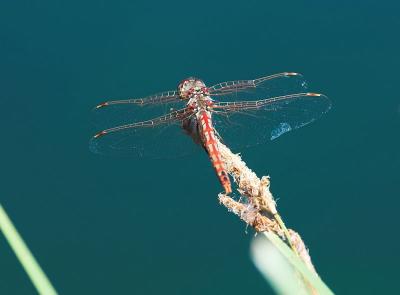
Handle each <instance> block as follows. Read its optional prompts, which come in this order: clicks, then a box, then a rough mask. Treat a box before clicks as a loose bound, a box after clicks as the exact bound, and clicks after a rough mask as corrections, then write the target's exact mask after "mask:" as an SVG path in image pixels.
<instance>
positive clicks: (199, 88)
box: [178, 77, 208, 100]
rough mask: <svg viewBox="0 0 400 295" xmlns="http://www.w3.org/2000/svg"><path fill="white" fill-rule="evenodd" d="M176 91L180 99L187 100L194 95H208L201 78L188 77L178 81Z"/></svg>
mask: <svg viewBox="0 0 400 295" xmlns="http://www.w3.org/2000/svg"><path fill="white" fill-rule="evenodd" d="M178 93H179V96H180V98H181V99H184V100H187V99H190V98H193V97H195V96H204V95H208V89H207V87H206V85H205V84H204V82H203V81H202V80H200V79H198V78H194V77H189V78H187V79H185V80H183V81H182V82H180V83H179V85H178Z"/></svg>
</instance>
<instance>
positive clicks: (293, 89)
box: [208, 72, 307, 101]
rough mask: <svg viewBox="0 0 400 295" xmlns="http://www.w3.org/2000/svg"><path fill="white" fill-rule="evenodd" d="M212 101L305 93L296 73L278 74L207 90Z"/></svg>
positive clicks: (302, 83) (225, 84)
mask: <svg viewBox="0 0 400 295" xmlns="http://www.w3.org/2000/svg"><path fill="white" fill-rule="evenodd" d="M208 89H209V91H210V95H211V97H212V98H213V99H216V100H219V99H221V100H222V99H223V100H224V101H235V100H259V99H265V98H269V97H276V96H283V95H287V94H292V93H302V92H306V91H307V83H306V81H305V80H304V77H303V76H302V75H301V74H298V73H291V72H285V73H279V74H275V75H271V76H266V77H261V78H258V79H254V80H237V81H228V82H223V83H219V84H216V85H214V86H211V87H209V88H208Z"/></svg>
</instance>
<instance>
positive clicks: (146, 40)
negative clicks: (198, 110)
mask: <svg viewBox="0 0 400 295" xmlns="http://www.w3.org/2000/svg"><path fill="white" fill-rule="evenodd" d="M399 6H400V5H399V4H397V2H395V1H383V2H380V3H378V2H375V1H363V2H357V3H356V2H349V1H319V2H318V1H306V2H301V3H300V2H294V1H278V2H277V1H274V2H273V1H240V2H239V1H236V2H235V1H219V2H213V1H193V2H187V1H168V2H159V3H156V2H154V1H114V2H110V1H109V2H106V1H85V2H78V1H64V2H60V1H40V2H29V1H18V2H17V1H3V2H2V3H1V4H0V38H1V39H0V40H1V43H0V69H1V71H0V81H1V91H0V121H1V133H0V136H1V146H0V173H1V186H0V200H1V203H2V205H3V206H4V207H5V209H6V210H7V212H8V213H9V215H10V217H11V218H12V219H13V220H14V222H15V225H16V227H17V228H18V229H19V231H20V233H21V234H22V235H23V237H24V239H25V241H26V242H27V244H28V245H29V246H30V248H31V250H32V251H33V253H34V254H35V256H36V258H37V259H38V261H39V262H40V264H41V266H42V267H43V269H44V270H45V272H46V273H47V274H48V276H49V278H50V280H51V281H52V283H53V284H54V286H55V288H56V289H57V290H58V292H59V293H60V294H250V293H251V294H272V290H271V289H270V287H269V286H268V285H267V283H266V282H265V281H263V279H262V277H261V275H260V274H259V273H258V272H257V271H256V269H255V267H254V266H253V265H252V264H251V261H250V258H249V241H250V239H251V238H252V236H253V232H252V231H251V230H247V231H246V228H245V226H244V224H243V223H242V222H240V221H239V220H238V219H237V218H236V217H235V216H233V215H232V214H231V213H228V212H227V210H226V209H225V208H223V207H222V206H220V205H219V204H218V202H217V199H216V196H217V193H219V192H220V191H221V188H220V185H219V183H218V181H217V179H216V178H215V175H214V172H213V170H212V169H211V167H210V163H209V161H208V159H207V156H206V155H205V153H203V152H201V151H199V152H198V153H196V154H193V155H192V156H190V157H186V158H178V159H173V160H168V159H165V160H151V159H150V160H149V159H137V158H129V157H104V156H99V155H96V154H93V153H91V152H90V151H89V148H88V140H89V138H90V137H91V136H92V135H93V134H94V133H95V132H96V131H98V130H97V129H96V128H95V127H94V126H93V125H92V124H91V122H90V110H91V109H92V107H93V106H95V105H96V104H98V103H99V102H102V101H104V100H107V99H111V98H129V97H135V96H138V97H140V96H143V95H147V94H152V93H154V92H158V91H163V90H169V89H171V88H174V87H175V86H176V84H177V83H178V82H179V81H180V80H182V79H183V78H186V77H188V76H197V77H200V78H202V79H203V80H204V81H205V82H206V83H207V84H213V83H217V82H220V81H221V80H235V79H251V78H256V77H259V76H262V75H268V74H273V73H278V72H283V71H294V72H300V73H302V74H304V76H305V77H306V78H307V80H308V81H309V85H310V89H312V90H313V91H315V92H322V93H324V94H326V95H328V96H329V97H330V99H331V100H332V103H333V107H332V109H331V110H330V111H329V113H327V114H326V115H325V116H323V117H322V118H321V119H320V120H318V121H317V122H315V123H313V124H311V125H309V126H307V127H304V128H301V129H299V130H296V131H293V132H289V133H288V134H285V135H283V136H282V137H280V138H278V139H277V140H275V141H274V142H271V143H269V144H266V145H261V146H257V147H255V148H250V149H246V150H242V151H241V153H242V155H243V158H244V159H245V160H246V162H247V163H248V164H249V166H250V167H251V168H252V169H253V170H254V171H255V172H256V173H257V174H259V175H271V177H272V187H271V189H272V192H273V193H274V195H275V196H276V198H277V199H278V208H279V210H280V212H281V214H282V216H283V218H284V220H285V221H286V223H287V225H288V226H289V227H290V228H294V229H296V230H297V231H298V232H299V233H300V234H301V235H302V237H303V238H304V240H305V242H306V244H307V246H308V247H309V248H310V254H311V256H312V258H313V261H314V263H315V266H316V268H317V270H318V272H319V274H320V275H321V277H322V278H323V279H324V281H325V282H326V283H327V284H328V285H329V286H330V288H331V289H332V290H333V291H335V292H336V293H337V294H395V291H397V290H398V288H397V273H398V267H397V265H398V263H400V254H399V251H398V248H399V247H398V244H399V242H400V241H399V238H398V237H397V235H396V230H397V225H398V220H397V216H398V208H399V206H400V201H399V200H400V198H399V197H400V189H399V183H400V179H399V164H400V157H399V154H400V152H399V150H400V149H399V148H400V140H399V127H400V125H399V120H400V100H399V94H398V83H399V75H398V69H399V66H400V59H399V57H398V53H399V50H400V42H399V38H398V37H397V36H398V30H399V26H400V19H399V18H398V11H399V8H400V7H399ZM238 140H242V141H245V140H246V139H245V138H238ZM154 144H155V145H156V144H158V143H157V142H154ZM0 253H1V254H0V255H1V257H0V259H1V261H2V263H1V267H0V294H35V290H34V288H33V286H32V285H31V283H30V282H29V280H28V278H27V276H26V275H25V273H24V272H23V270H22V267H21V266H20V265H19V263H18V261H17V259H16V258H15V256H14V254H13V253H12V251H11V249H10V248H9V246H8V244H7V243H6V241H5V239H4V238H3V237H0Z"/></svg>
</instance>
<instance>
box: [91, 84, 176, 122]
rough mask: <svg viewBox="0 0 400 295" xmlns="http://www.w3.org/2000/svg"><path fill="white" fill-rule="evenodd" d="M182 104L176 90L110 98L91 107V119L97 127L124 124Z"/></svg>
mask: <svg viewBox="0 0 400 295" xmlns="http://www.w3.org/2000/svg"><path fill="white" fill-rule="evenodd" d="M183 104H184V102H183V101H182V100H181V99H180V98H179V95H178V93H177V91H165V92H161V93H158V94H155V95H150V96H147V97H144V98H132V99H124V100H110V101H106V102H103V103H101V104H99V105H98V106H96V107H95V108H94V109H93V111H92V121H93V123H94V124H95V125H97V126H98V127H99V128H107V127H110V126H117V125H125V124H128V123H131V122H133V121H134V122H138V121H143V120H145V119H146V118H151V117H156V116H159V115H160V114H165V113H168V112H170V111H173V110H174V109H180V108H181V107H182V105H183Z"/></svg>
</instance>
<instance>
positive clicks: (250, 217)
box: [217, 141, 316, 273]
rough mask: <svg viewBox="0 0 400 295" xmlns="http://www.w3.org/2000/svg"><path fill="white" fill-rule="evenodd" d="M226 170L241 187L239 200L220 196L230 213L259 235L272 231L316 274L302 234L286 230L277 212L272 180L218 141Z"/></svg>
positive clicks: (224, 195)
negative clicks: (257, 171)
mask: <svg viewBox="0 0 400 295" xmlns="http://www.w3.org/2000/svg"><path fill="white" fill-rule="evenodd" d="M217 143H218V147H219V150H220V152H221V157H222V160H223V161H224V163H225V168H226V171H227V172H228V173H229V174H230V175H231V176H232V177H233V179H234V181H235V183H236V184H237V185H238V189H237V191H238V192H239V193H240V195H241V199H240V200H239V201H236V200H234V199H232V198H231V197H230V196H228V195H226V194H223V193H220V194H219V195H218V199H219V201H220V203H221V204H223V205H224V206H225V207H226V208H228V210H229V211H231V212H233V213H234V214H236V215H237V216H239V217H240V219H242V220H243V221H244V222H246V223H247V224H248V225H250V226H252V227H253V228H254V229H255V230H256V231H257V232H264V231H267V232H273V233H276V234H277V235H278V236H279V237H280V238H281V239H282V240H285V241H286V242H287V244H288V245H289V246H290V247H291V248H292V250H293V251H294V252H295V253H296V254H297V255H298V256H299V257H300V258H301V259H302V260H303V261H304V263H305V264H306V265H307V267H308V268H309V269H310V270H311V271H313V272H314V273H316V272H315V268H314V266H313V264H312V262H311V258H310V256H309V254H308V251H307V248H306V246H305V245H304V243H303V240H302V239H301V237H300V235H299V234H298V233H296V232H295V231H293V230H291V229H289V230H288V229H287V228H286V226H285V224H284V222H283V220H282V218H281V216H280V215H279V213H278V211H277V209H276V202H275V200H274V198H273V196H272V194H271V192H270V190H269V187H270V178H269V176H263V177H262V178H261V179H260V178H258V177H257V175H256V174H255V173H254V172H253V171H252V170H251V169H250V168H248V167H247V165H246V163H245V162H244V161H243V160H242V159H241V157H240V156H239V155H238V154H234V153H232V152H231V151H230V150H229V148H228V147H227V146H225V145H224V144H222V143H221V142H220V141H217Z"/></svg>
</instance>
